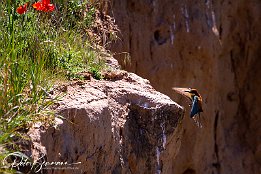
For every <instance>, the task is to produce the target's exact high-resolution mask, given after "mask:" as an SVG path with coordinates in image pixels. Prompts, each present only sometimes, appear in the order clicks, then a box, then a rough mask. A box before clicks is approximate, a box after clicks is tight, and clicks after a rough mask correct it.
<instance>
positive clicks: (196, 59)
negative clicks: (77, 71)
mask: <svg viewBox="0 0 261 174" xmlns="http://www.w3.org/2000/svg"><path fill="white" fill-rule="evenodd" d="M112 10H113V15H114V17H115V19H116V23H117V24H118V26H119V29H120V30H121V35H122V37H121V40H120V41H118V42H116V43H115V44H114V46H113V47H112V50H114V51H116V52H118V53H121V52H129V53H130V56H131V59H126V56H125V55H124V54H120V55H118V56H116V57H117V59H118V60H119V61H120V63H121V65H122V66H123V68H124V69H126V70H129V71H132V72H135V73H137V74H138V75H140V76H142V77H144V78H147V79H149V80H150V82H151V83H152V85H153V86H154V87H155V88H156V89H157V90H159V91H161V92H163V93H165V94H167V95H168V96H170V97H171V98H173V99H175V100H176V101H179V102H180V104H182V105H184V106H187V103H186V102H185V101H184V100H183V99H182V98H181V97H179V96H178V95H177V94H175V93H174V92H173V91H172V90H171V88H172V87H193V88H197V89H198V91H199V92H200V93H201V95H202V97H203V100H204V102H203V109H204V113H203V114H202V115H203V117H204V120H203V123H202V124H203V128H202V129H199V128H197V127H196V126H195V125H194V124H193V121H192V120H191V119H190V118H189V116H188V113H187V114H185V118H184V120H183V125H184V132H183V136H182V140H181V142H182V145H181V150H180V151H179V153H178V155H177V156H176V157H175V158H173V159H172V160H171V161H168V162H166V163H168V164H167V165H168V169H169V170H168V171H165V173H175V174H182V173H184V174H188V173H192V174H193V173H198V174H202V173H229V174H233V173H237V174H246V173H251V174H252V173H256V174H257V173H260V172H261V169H260V164H261V144H260V143H261V137H260V135H261V130H260V125H261V117H260V112H261V109H260V108H261V107H260V104H261V95H260V94H261V90H260V89H261V78H260V77H261V44H260V43H261V42H260V31H261V27H260V16H261V14H260V13H261V1H259V0H250V1H249V0H239V1H230V0H216V1H214V0H204V1H202V0H200V1H199V0H185V1H184V0H113V2H112ZM187 110H189V108H188V107H187ZM165 166H166V165H165ZM163 173H164V170H163Z"/></svg>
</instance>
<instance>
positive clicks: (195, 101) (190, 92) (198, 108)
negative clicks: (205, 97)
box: [172, 88, 203, 125]
mask: <svg viewBox="0 0 261 174" xmlns="http://www.w3.org/2000/svg"><path fill="white" fill-rule="evenodd" d="M172 89H173V90H174V91H176V92H177V93H179V94H181V95H184V96H186V97H187V98H188V99H189V100H190V101H191V102H192V104H190V106H191V111H190V117H191V118H193V117H194V116H195V115H196V114H198V115H199V121H196V122H198V124H199V125H200V112H203V109H202V97H201V96H200V94H199V93H198V91H197V90H196V89H191V88H172Z"/></svg>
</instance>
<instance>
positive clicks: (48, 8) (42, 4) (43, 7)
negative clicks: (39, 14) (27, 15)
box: [33, 0, 55, 12]
mask: <svg viewBox="0 0 261 174" xmlns="http://www.w3.org/2000/svg"><path fill="white" fill-rule="evenodd" d="M33 8H35V9H36V10H39V11H44V12H52V11H54V9H55V7H54V5H53V4H50V0H42V1H39V2H36V3H34V4H33Z"/></svg>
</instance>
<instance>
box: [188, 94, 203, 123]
mask: <svg viewBox="0 0 261 174" xmlns="http://www.w3.org/2000/svg"><path fill="white" fill-rule="evenodd" d="M200 112H201V108H200V102H199V98H198V97H197V96H195V97H194V100H193V102H192V106H191V111H190V117H191V118H193V117H194V115H196V114H200Z"/></svg>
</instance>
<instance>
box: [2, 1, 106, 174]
mask: <svg viewBox="0 0 261 174" xmlns="http://www.w3.org/2000/svg"><path fill="white" fill-rule="evenodd" d="M23 4H25V1H23V0H21V1H12V0H5V1H1V2H0V26H1V27H0V159H1V158H3V156H4V154H5V153H8V151H12V150H19V145H18V144H17V142H19V140H20V139H24V138H25V137H26V136H25V133H26V130H27V129H28V128H29V127H30V126H31V125H32V124H34V123H36V122H38V121H41V122H43V123H45V124H51V123H52V121H53V119H54V115H55V113H54V111H52V110H50V109H49V108H50V106H51V105H52V104H53V103H54V102H55V101H56V98H52V97H50V95H49V93H48V91H49V89H50V88H51V87H52V84H51V82H53V81H55V80H53V79H56V78H60V77H61V76H65V77H67V79H72V78H80V77H78V75H77V74H78V73H79V72H81V71H87V70H90V71H91V72H92V73H93V75H94V77H95V78H97V79H101V78H102V76H101V73H100V72H101V71H102V69H104V63H103V61H101V60H100V58H98V57H99V53H98V52H97V51H95V50H94V49H92V46H91V44H92V43H90V42H89V41H88V40H87V39H86V35H85V33H84V31H85V29H86V28H88V27H90V26H91V24H92V20H93V14H94V12H95V7H92V6H90V4H88V3H87V1H86V2H82V1H67V2H63V1H60V2H57V3H56V4H55V7H56V9H55V10H50V11H48V12H45V11H37V10H35V9H33V8H32V4H30V3H28V4H27V5H26V9H22V10H20V11H18V12H19V13H18V12H17V7H19V6H20V7H21V5H22V7H21V8H25V5H23ZM87 8H88V10H87ZM52 11H53V12H52ZM1 149H4V150H3V151H1ZM3 152H5V153H3ZM1 165H2V163H1V162H0V172H2V171H1V167H3V166H1Z"/></svg>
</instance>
